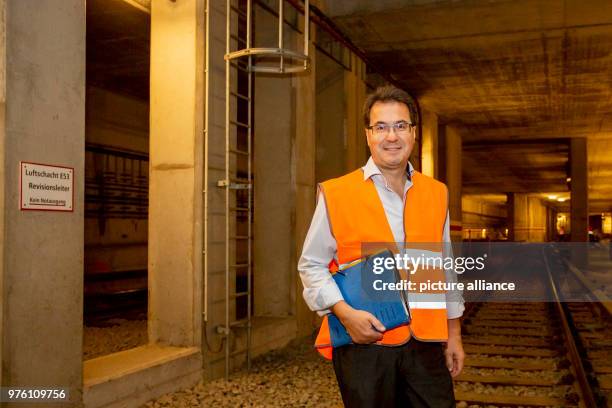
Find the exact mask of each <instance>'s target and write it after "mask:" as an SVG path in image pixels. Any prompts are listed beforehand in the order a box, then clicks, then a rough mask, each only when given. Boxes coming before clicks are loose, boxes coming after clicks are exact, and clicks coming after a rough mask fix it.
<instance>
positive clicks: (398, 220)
mask: <svg viewBox="0 0 612 408" xmlns="http://www.w3.org/2000/svg"><path fill="white" fill-rule="evenodd" d="M408 167H409V174H408V177H407V180H406V183H405V184H404V194H403V198H402V197H400V196H399V195H398V194H397V193H396V192H394V191H393V190H392V189H391V188H390V187H389V185H388V184H387V181H386V180H385V177H384V176H383V174H382V173H381V171H380V170H379V169H378V167H377V166H376V164H375V163H374V160H373V159H372V158H371V157H370V158H369V159H368V162H367V163H366V165H365V166H363V167H362V169H363V178H364V180H367V179H368V178H372V181H373V182H374V185H375V186H376V191H377V192H378V197H379V198H380V201H381V202H382V205H383V208H384V210H385V215H386V216H387V221H388V223H389V226H390V227H391V231H392V232H393V238H394V239H395V241H396V242H404V240H405V237H404V204H405V200H406V193H407V192H408V190H409V189H410V187H412V180H411V176H412V173H413V172H414V168H413V167H412V164H410V163H408ZM324 199H325V196H324V195H323V193H321V192H320V193H319V195H318V199H317V206H316V208H315V212H314V215H313V217H312V222H311V223H310V228H309V230H308V234H307V235H306V239H305V241H304V247H303V249H302V256H301V257H300V260H299V261H298V270H299V272H300V277H301V279H302V283H303V285H304V292H303V295H304V299H305V300H306V304H308V307H309V308H310V309H311V310H314V311H316V312H317V313H318V314H319V315H321V316H323V315H325V314H327V313H329V312H330V310H329V309H330V308H331V307H332V306H333V305H335V304H336V303H338V302H339V301H341V300H343V297H342V294H341V293H340V290H339V289H338V286H337V285H336V282H335V281H334V279H333V278H332V275H331V273H330V272H329V269H328V266H329V263H330V261H331V260H332V259H335V260H336V261H337V260H338V258H337V255H336V248H337V247H336V239H335V238H334V237H333V235H332V233H331V230H330V227H329V220H328V218H327V210H326V208H325V202H324ZM442 240H443V241H444V242H445V243H450V242H451V239H450V217H449V214H448V211H447V213H446V221H445V223H444V231H443V237H442ZM444 247H445V252H446V253H445V254H444V256H452V253H450V254H449V253H448V251H450V245H444ZM342 266H343V265H340V267H342ZM446 280H447V281H448V282H456V280H457V277H456V276H455V272H454V271H452V270H446ZM446 301H447V305H446V313H447V317H448V318H449V319H455V318H458V317H460V316H461V315H463V310H464V305H463V296H462V294H461V292H458V291H452V292H447V294H446Z"/></svg>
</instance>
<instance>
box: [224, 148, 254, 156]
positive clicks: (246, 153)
mask: <svg viewBox="0 0 612 408" xmlns="http://www.w3.org/2000/svg"><path fill="white" fill-rule="evenodd" d="M229 151H230V153H234V154H241V155H243V156H248V155H249V152H247V151H246V150H239V149H230V150H229Z"/></svg>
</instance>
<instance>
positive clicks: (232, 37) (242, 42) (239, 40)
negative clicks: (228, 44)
mask: <svg viewBox="0 0 612 408" xmlns="http://www.w3.org/2000/svg"><path fill="white" fill-rule="evenodd" d="M230 38H231V39H232V40H235V41H237V42H238V43H239V44H246V40H245V39H244V38H240V37H238V36H237V35H236V34H230Z"/></svg>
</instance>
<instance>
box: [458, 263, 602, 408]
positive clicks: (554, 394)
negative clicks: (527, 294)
mask: <svg viewBox="0 0 612 408" xmlns="http://www.w3.org/2000/svg"><path fill="white" fill-rule="evenodd" d="M542 264H543V265H542V266H543V267H546V268H554V267H561V265H560V264H558V263H557V264H553V265H549V261H548V260H544V261H543V262H542ZM549 271H550V269H549ZM549 277H550V281H549V285H548V288H547V290H550V291H552V293H553V295H554V297H553V299H555V301H553V302H539V303H496V302H482V303H477V304H473V305H471V307H470V309H469V310H468V311H466V313H465V318H464V321H463V342H464V349H465V352H466V356H467V358H466V366H465V368H464V371H463V372H462V374H461V375H460V376H459V377H458V378H456V379H455V397H456V400H457V403H458V405H457V406H458V407H478V406H483V407H491V406H493V407H495V406H500V407H506V406H508V407H514V406H522V407H527V406H532V407H588V408H590V407H607V406H612V405H608V404H612V398H611V397H612V395H611V394H612V361H611V360H612V359H611V357H612V324H611V322H610V316H609V314H608V312H607V311H606V309H605V308H604V307H602V305H601V304H599V303H598V302H597V301H596V299H593V302H590V303H589V302H583V303H562V302H561V301H560V297H562V294H559V293H557V290H558V288H556V285H554V284H553V281H552V275H550V274H549ZM540 284H541V283H540Z"/></svg>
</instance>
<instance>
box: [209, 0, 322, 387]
mask: <svg viewBox="0 0 612 408" xmlns="http://www.w3.org/2000/svg"><path fill="white" fill-rule="evenodd" d="M255 1H257V0H255ZM284 1H286V0H279V2H278V47H276V48H254V47H252V42H253V39H252V31H253V30H252V27H253V0H239V6H236V5H234V4H232V0H226V26H225V28H226V33H225V34H226V41H225V44H226V49H225V56H224V59H225V155H224V158H225V169H224V170H225V178H224V179H222V180H217V183H216V185H217V187H218V188H223V189H225V211H224V215H225V241H224V245H225V270H224V271H219V272H222V273H223V272H224V275H225V296H224V299H223V300H222V301H224V302H225V323H224V324H223V325H218V326H217V327H216V328H215V332H216V333H217V334H219V335H221V336H223V337H224V339H225V341H224V342H223V343H222V347H224V348H225V379H226V380H227V379H228V378H229V373H230V361H231V358H232V357H234V356H237V355H240V354H246V361H247V369H248V370H249V371H250V368H251V340H252V339H251V318H252V314H253V313H252V306H251V304H252V287H253V285H252V271H253V263H252V260H253V255H252V252H253V248H252V244H253V243H252V238H253V235H252V221H253V118H252V115H253V109H252V108H253V105H252V104H253V74H254V73H258V72H259V73H269V74H290V73H297V72H303V71H305V70H307V69H308V65H309V56H308V48H309V24H310V16H309V14H310V13H309V12H310V6H309V0H304V9H303V12H304V13H303V14H304V31H303V37H304V50H303V53H299V52H296V51H292V50H289V49H286V48H284V42H283V24H285V23H286V22H285V19H284ZM210 2H211V0H208V1H207V4H206V39H207V47H206V67H205V87H206V94H205V98H206V107H205V109H206V111H205V125H204V126H205V129H204V133H205V141H204V150H205V163H206V164H205V175H204V185H205V188H204V191H203V193H204V249H203V251H202V252H203V256H204V265H203V266H204V282H203V283H204V303H205V304H204V313H203V314H204V321H208V317H209V311H208V301H209V300H208V286H209V285H208V277H209V271H208V255H209V250H208V244H210V243H212V241H209V239H208V216H209V208H208V197H207V189H208V178H209V176H208V139H209V130H208V129H209V128H208V127H209V115H208V110H209V86H210V80H209V72H210V59H209V58H210V57H209V55H210V53H209V42H208V41H209V39H210V31H209V27H210V5H209V3H210ZM245 3H246V4H245ZM245 5H246V10H244V6H245ZM292 5H293V2H292ZM241 6H242V7H241ZM294 7H295V5H294ZM296 8H297V7H296ZM299 11H301V10H298V12H299ZM235 17H237V21H238V24H239V26H240V24H241V22H242V23H243V26H240V27H238V28H236V27H231V22H232V20H233V19H234V18H235ZM244 23H246V24H245V25H246V27H244ZM241 28H243V30H242V33H244V35H245V37H244V38H243V37H241V36H240V34H241V30H240V29H241ZM232 42H234V43H235V44H237V46H238V48H239V49H238V50H234V51H232V46H231V44H232ZM241 46H244V48H241V49H240V47H241ZM258 56H265V57H269V58H277V57H278V59H279V64H278V66H271V65H266V66H263V65H257V64H255V63H254V57H258ZM296 61H299V62H300V63H299V64H296ZM232 70H234V77H235V78H238V79H240V78H242V79H243V80H244V76H246V93H245V92H244V91H245V90H244V89H242V90H241V89H239V86H238V84H235V83H232V77H233V76H232V72H233V71H232ZM239 73H240V74H239ZM238 75H242V77H240V76H238ZM241 91H242V92H241ZM232 101H234V103H233V104H232ZM232 106H234V109H235V110H232ZM240 107H241V108H243V109H242V110H240V109H239V108H240ZM239 111H240V112H242V116H245V115H244V112H245V111H246V121H244V118H243V120H242V121H240V120H238V116H239V113H238V112H239ZM232 114H234V118H232ZM232 135H234V136H235V137H234V138H233V137H232ZM245 161H246V172H244V171H243V172H242V174H237V173H239V169H238V167H239V166H238V163H239V162H240V163H241V164H243V165H244V162H245ZM232 163H234V164H235V166H232ZM234 173H236V174H234ZM245 193H246V194H245ZM245 195H246V197H245ZM245 219H246V232H245V231H243V230H241V231H238V229H239V228H238V227H239V223H238V220H241V221H242V222H244V220H245ZM241 226H243V225H242V224H241ZM232 227H233V229H234V231H231V229H232ZM242 229H244V228H242ZM244 243H246V252H247V259H246V260H237V259H236V256H234V257H232V256H231V255H232V254H231V248H232V247H233V248H236V247H237V245H238V244H239V245H242V246H244ZM238 270H241V271H246V289H244V288H238V285H237V283H236V284H235V285H233V286H234V287H232V285H231V279H232V278H234V279H235V280H236V277H237V271H238ZM210 274H212V273H210ZM243 298H246V316H244V317H240V318H237V316H230V309H231V307H230V302H236V301H237V300H239V299H243ZM215 303H216V302H215ZM236 328H244V329H246V336H247V338H246V348H243V349H238V350H233V351H232V350H230V346H231V345H232V344H234V342H232V341H230V340H231V336H232V335H233V334H234V330H235V329H236ZM219 351H220V350H219Z"/></svg>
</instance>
